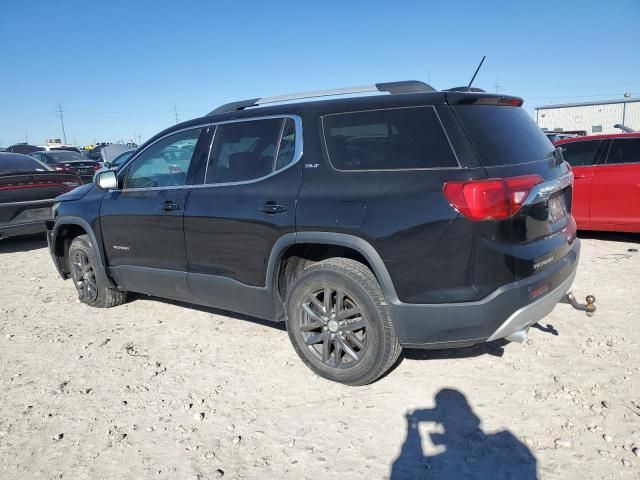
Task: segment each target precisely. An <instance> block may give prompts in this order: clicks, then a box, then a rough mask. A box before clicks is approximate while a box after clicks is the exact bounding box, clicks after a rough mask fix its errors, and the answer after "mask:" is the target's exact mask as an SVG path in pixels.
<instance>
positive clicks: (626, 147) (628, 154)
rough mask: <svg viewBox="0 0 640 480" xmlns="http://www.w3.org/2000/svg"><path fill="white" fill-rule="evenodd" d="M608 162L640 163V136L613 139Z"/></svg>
mask: <svg viewBox="0 0 640 480" xmlns="http://www.w3.org/2000/svg"><path fill="white" fill-rule="evenodd" d="M607 163H640V138H627V139H620V140H613V141H612V143H611V148H610V149H609V156H608V157H607Z"/></svg>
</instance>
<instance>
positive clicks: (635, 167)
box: [591, 137, 640, 232]
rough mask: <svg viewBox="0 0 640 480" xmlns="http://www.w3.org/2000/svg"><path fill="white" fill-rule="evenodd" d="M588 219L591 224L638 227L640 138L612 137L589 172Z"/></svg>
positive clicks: (596, 225) (610, 226) (634, 230)
mask: <svg viewBox="0 0 640 480" xmlns="http://www.w3.org/2000/svg"><path fill="white" fill-rule="evenodd" d="M591 195H592V200H591V222H592V224H593V226H594V227H595V228H602V229H606V230H621V231H632V232H639V231H640V138H638V137H636V138H633V137H631V138H616V139H613V140H611V146H610V147H609V152H608V155H607V159H606V162H605V163H604V164H601V165H598V166H597V167H596V171H595V173H594V176H593V183H592V194H591Z"/></svg>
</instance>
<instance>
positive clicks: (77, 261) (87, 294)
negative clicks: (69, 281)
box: [71, 250, 98, 303]
mask: <svg viewBox="0 0 640 480" xmlns="http://www.w3.org/2000/svg"><path fill="white" fill-rule="evenodd" d="M71 265H72V269H73V272H72V275H73V282H74V284H75V286H76V289H77V290H78V296H79V298H80V300H81V301H82V302H89V303H91V302H94V301H95V300H96V299H97V298H98V286H97V283H96V273H95V271H94V270H93V266H92V265H91V261H90V260H89V257H88V256H87V254H86V253H85V252H83V251H81V250H78V251H76V252H74V254H73V257H72V263H71Z"/></svg>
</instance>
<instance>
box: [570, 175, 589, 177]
mask: <svg viewBox="0 0 640 480" xmlns="http://www.w3.org/2000/svg"><path fill="white" fill-rule="evenodd" d="M573 178H587V176H586V175H574V176H573Z"/></svg>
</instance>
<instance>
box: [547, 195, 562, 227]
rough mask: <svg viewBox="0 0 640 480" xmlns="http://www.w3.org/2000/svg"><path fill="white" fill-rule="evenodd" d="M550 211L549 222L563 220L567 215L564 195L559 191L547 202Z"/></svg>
mask: <svg viewBox="0 0 640 480" xmlns="http://www.w3.org/2000/svg"><path fill="white" fill-rule="evenodd" d="M547 210H548V211H549V223H550V224H554V223H556V222H558V221H560V220H562V219H563V218H564V217H565V216H566V215H567V205H566V203H565V201H564V195H563V194H562V193H559V194H557V195H554V196H553V197H551V198H550V199H549V202H548V203H547Z"/></svg>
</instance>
